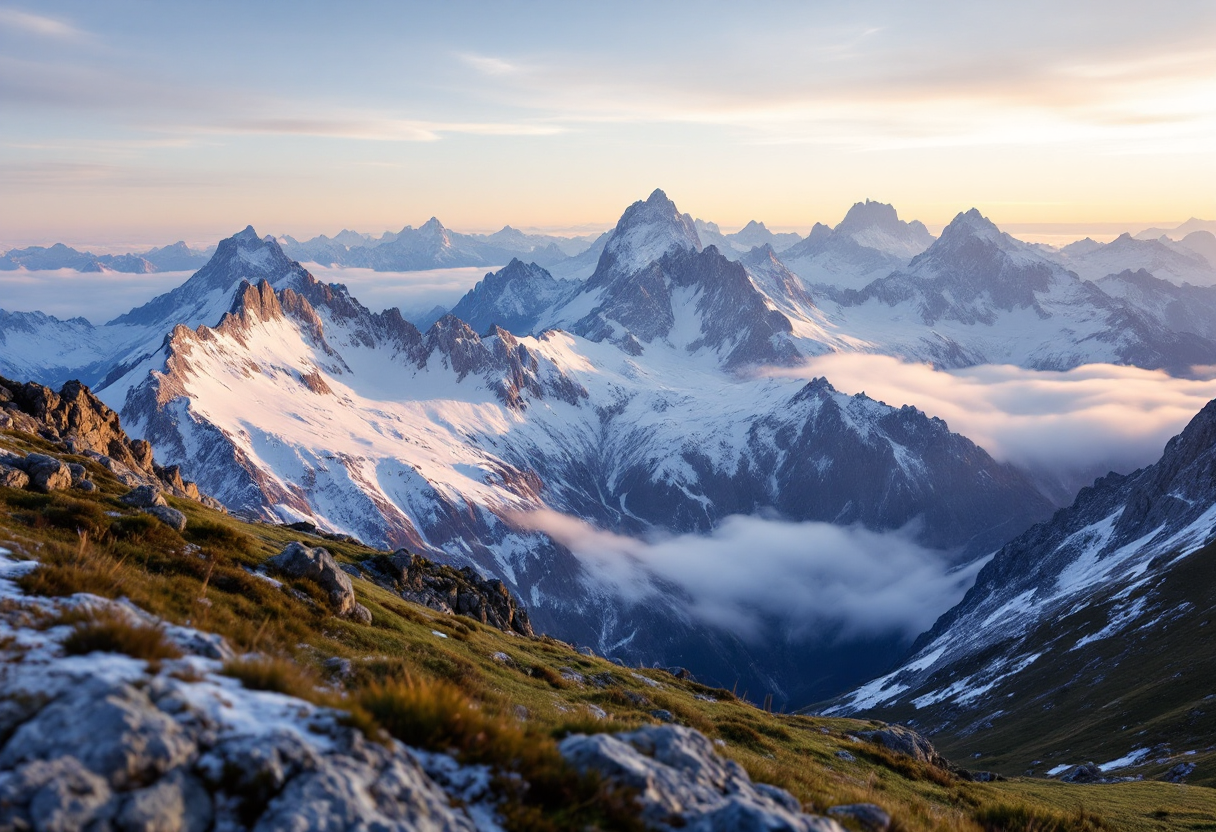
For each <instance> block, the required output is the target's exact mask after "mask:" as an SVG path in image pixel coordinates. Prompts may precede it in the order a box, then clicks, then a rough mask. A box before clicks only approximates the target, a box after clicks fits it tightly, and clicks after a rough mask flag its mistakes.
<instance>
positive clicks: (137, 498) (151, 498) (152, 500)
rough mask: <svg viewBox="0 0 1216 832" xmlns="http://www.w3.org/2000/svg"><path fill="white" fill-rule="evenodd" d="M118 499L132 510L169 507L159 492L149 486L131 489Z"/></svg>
mask: <svg viewBox="0 0 1216 832" xmlns="http://www.w3.org/2000/svg"><path fill="white" fill-rule="evenodd" d="M118 499H119V500H120V501H121V502H123V503H125V504H126V505H129V506H131V507H132V508H152V507H153V506H167V505H169V504H168V503H167V502H165V496H164V495H163V494H161V493H160V490H159V489H157V488H156V487H155V486H151V485H141V486H138V487H137V488H132V489H131V490H130V491H128V492H127V493H126V494H124V495H122V496H121V497H119V498H118Z"/></svg>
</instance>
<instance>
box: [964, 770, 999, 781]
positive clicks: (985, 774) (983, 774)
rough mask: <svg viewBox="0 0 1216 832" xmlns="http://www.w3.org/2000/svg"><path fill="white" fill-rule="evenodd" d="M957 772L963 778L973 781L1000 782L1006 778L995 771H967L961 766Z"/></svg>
mask: <svg viewBox="0 0 1216 832" xmlns="http://www.w3.org/2000/svg"><path fill="white" fill-rule="evenodd" d="M956 774H958V776H959V777H960V778H961V779H963V780H970V781H971V782H973V783H1000V782H1003V781H1004V780H1005V778H1004V776H1002V775H1000V774H997V773H996V772H995V771H967V770H966V769H961V768H960V769H959V770H958V771H957V772H956Z"/></svg>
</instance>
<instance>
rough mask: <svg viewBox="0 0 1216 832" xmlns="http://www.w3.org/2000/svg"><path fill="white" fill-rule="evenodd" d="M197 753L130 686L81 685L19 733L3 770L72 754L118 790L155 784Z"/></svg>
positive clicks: (2, 759)
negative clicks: (156, 779) (159, 778)
mask: <svg viewBox="0 0 1216 832" xmlns="http://www.w3.org/2000/svg"><path fill="white" fill-rule="evenodd" d="M195 752H196V748H195V745H194V743H193V742H192V741H191V740H190V739H189V738H188V737H187V736H186V734H185V732H184V731H183V730H182V728H181V727H180V726H179V725H178V724H177V723H176V722H174V721H173V720H172V719H170V718H169V717H168V716H166V715H165V714H164V713H162V712H161V711H159V710H157V708H156V706H155V705H153V704H152V701H151V700H150V699H149V698H148V696H147V694H145V693H144V692H143V691H141V690H138V689H136V688H134V687H132V686H131V685H128V684H122V683H119V684H110V683H107V682H104V681H101V680H97V681H94V682H91V683H87V684H83V685H81V686H79V687H77V688H76V689H74V690H73V691H72V692H71V693H69V694H67V695H66V696H63V697H61V698H60V699H57V700H56V701H54V702H52V703H51V704H50V705H47V706H46V707H45V708H43V709H42V710H41V711H40V712H39V713H38V715H37V716H35V717H34V718H32V719H30V720H29V721H28V722H26V723H25V724H23V725H22V726H21V727H19V728H18V729H17V730H16V731H15V732H14V733H13V735H12V737H11V738H10V739H9V741H8V742H7V743H6V744H5V746H4V750H3V751H0V769H7V768H13V767H15V766H18V765H20V764H22V763H25V762H29V761H34V760H53V759H56V758H58V757H61V756H63V755H64V754H65V753H71V754H72V755H73V756H74V757H75V758H76V759H78V760H79V761H80V763H82V764H83V765H84V767H85V768H87V769H89V771H92V772H93V773H94V774H98V775H100V776H101V777H104V778H105V779H106V780H107V781H108V782H109V784H110V785H111V786H112V787H114V788H130V787H132V786H139V785H142V784H144V783H147V782H151V781H152V780H154V779H155V778H157V777H159V776H160V775H162V774H164V773H165V772H167V771H169V770H170V769H173V768H176V767H177V766H179V765H181V764H182V763H184V762H185V761H186V760H188V759H189V758H190V757H191V756H193V755H194V754H195Z"/></svg>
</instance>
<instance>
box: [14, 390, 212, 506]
mask: <svg viewBox="0 0 1216 832" xmlns="http://www.w3.org/2000/svg"><path fill="white" fill-rule="evenodd" d="M0 430H15V431H19V432H22V433H28V434H31V435H34V436H37V437H40V438H41V439H44V440H46V441H48V442H53V443H55V444H56V445H59V446H60V447H62V448H63V451H64V452H65V453H69V454H75V455H78V456H84V457H88V458H90V459H92V460H93V461H95V462H97V463H98V464H99V465H101V466H102V467H104V468H106V469H107V470H109V471H110V473H112V474H113V475H114V476H115V477H116V478H117V479H118V480H119V481H120V482H122V483H124V484H125V485H128V486H130V487H131V488H138V487H140V486H149V487H151V488H155V489H156V490H157V491H158V492H159V491H164V492H167V493H169V494H172V495H173V496H175V497H184V498H187V499H191V500H197V501H199V502H201V503H203V504H205V505H207V506H210V507H211V508H214V509H217V510H221V511H222V510H224V507H223V506H222V505H221V504H220V503H219V502H218V501H216V500H214V499H212V498H211V497H208V496H205V495H203V494H200V493H199V490H198V487H197V486H196V485H195V484H194V483H193V482H190V481H188V480H184V479H182V474H181V470H180V469H179V468H178V467H177V466H176V465H170V466H168V467H162V466H160V465H157V464H156V461H155V460H154V459H153V456H152V446H151V445H150V444H148V443H147V442H145V441H144V440H142V439H131V438H130V437H129V436H127V434H126V431H124V430H123V429H122V424H121V423H120V422H119V418H118V414H117V413H115V412H114V411H113V410H111V409H110V408H109V407H107V406H106V405H105V404H104V403H103V402H102V401H101V400H100V399H98V398H97V397H96V396H95V395H93V392H92V391H91V390H89V388H88V387H86V386H85V385H84V384H81V383H80V382H79V381H69V382H67V383H66V384H64V385H63V387H61V388H60V390H59V392H58V393H56V392H55V391H54V390H52V389H51V388H49V387H44V386H43V385H41V384H37V383H35V382H32V381H31V382H24V383H23V382H17V381H12V380H10V379H7V378H4V377H3V376H0ZM14 472H16V473H14ZM19 474H23V475H24V477H25V479H22V477H21V476H19ZM0 485H5V486H8V487H10V488H32V489H34V490H37V491H43V492H48V491H56V490H60V489H66V488H71V487H77V488H83V490H86V491H91V490H92V489H93V485H92V483H91V482H90V481H89V479H88V476H87V472H86V470H85V468H84V466H82V465H79V464H73V463H67V462H64V461H62V460H59V459H57V458H56V457H54V456H50V455H47V454H39V453H31V454H23V453H19V452H14V451H5V450H3V449H0Z"/></svg>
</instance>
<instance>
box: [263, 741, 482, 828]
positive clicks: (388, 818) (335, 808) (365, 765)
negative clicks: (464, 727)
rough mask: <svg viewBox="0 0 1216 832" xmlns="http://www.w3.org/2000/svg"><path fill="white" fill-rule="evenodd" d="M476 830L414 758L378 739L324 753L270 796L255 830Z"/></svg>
mask: <svg viewBox="0 0 1216 832" xmlns="http://www.w3.org/2000/svg"><path fill="white" fill-rule="evenodd" d="M313 829H352V830H353V829H375V830H383V832H475V830H476V827H475V826H474V824H473V823H472V821H471V820H470V819H469V818H468V817H467V816H466V815H465V814H463V813H462V812H460V811H458V810H456V809H453V808H452V806H451V805H450V802H449V799H448V796H447V794H445V793H444V791H443V790H442V789H440V788H439V787H438V786H437V785H435V783H434V781H432V780H431V779H430V778H429V777H428V776H427V775H426V773H425V772H424V771H423V770H422V769H421V768H420V767H419V766H418V764H417V763H415V762H414V761H413V760H412V759H411V758H409V757H406V756H405V755H402V754H399V753H393V752H392V751H391V750H389V749H387V748H384V747H383V746H379V745H376V744H374V743H361V744H358V745H357V747H355V748H352V749H351V750H350V753H346V754H342V755H340V756H339V755H327V756H325V757H322V758H319V759H318V760H317V761H316V765H315V767H314V768H313V769H311V770H308V771H304V772H302V773H300V774H299V775H297V776H296V777H293V778H292V779H291V780H290V781H288V783H287V785H286V786H285V787H284V788H283V790H282V791H281V792H280V793H279V794H278V795H277V796H276V797H275V798H274V799H273V800H271V801H270V803H269V805H268V806H267V807H266V811H265V812H263V813H262V816H261V817H260V818H259V819H258V822H257V825H256V826H254V832H306V830H313Z"/></svg>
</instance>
